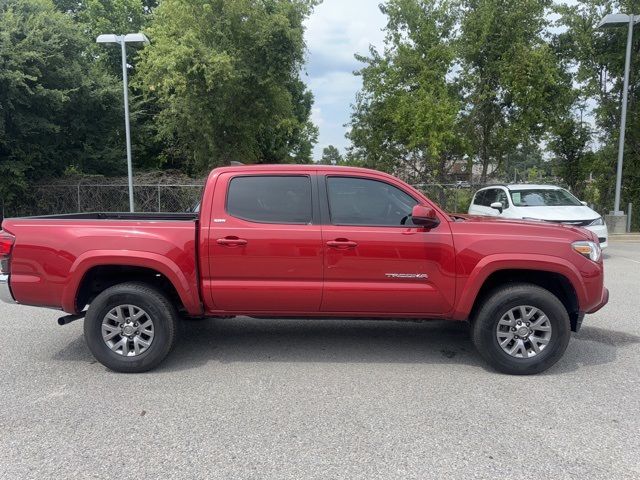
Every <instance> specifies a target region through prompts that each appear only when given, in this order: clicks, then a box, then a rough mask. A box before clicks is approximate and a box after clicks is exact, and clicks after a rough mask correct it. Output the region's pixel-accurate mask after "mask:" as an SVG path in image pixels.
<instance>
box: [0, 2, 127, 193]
mask: <svg viewBox="0 0 640 480" xmlns="http://www.w3.org/2000/svg"><path fill="white" fill-rule="evenodd" d="M89 41H90V40H88V39H87V37H86V36H85V35H84V32H83V31H82V29H81V28H80V27H79V26H78V25H77V24H75V23H74V22H73V21H72V19H71V18H70V17H69V16H68V15H66V14H64V13H61V12H59V11H56V10H55V7H54V5H53V3H52V1H51V0H13V1H10V2H4V3H2V4H0V195H1V196H2V198H3V199H4V201H5V202H9V203H10V202H11V201H15V199H16V198H17V197H19V196H20V195H21V194H23V193H24V191H25V190H26V188H27V185H28V183H30V182H31V181H33V180H34V179H37V178H42V177H44V176H47V175H60V174H62V173H63V172H64V170H65V169H66V168H68V167H70V166H74V167H76V168H78V169H82V170H84V169H85V168H87V169H94V170H96V171H105V170H106V171H115V170H117V168H116V166H117V165H118V164H119V163H120V160H121V158H122V155H121V151H120V150H119V149H118V148H117V147H118V146H119V145H120V144H121V143H120V142H119V139H118V137H117V135H116V134H115V132H114V131H113V130H111V129H110V127H109V126H110V125H111V124H112V123H113V122H114V121H115V118H116V116H119V108H118V107H121V101H120V100H119V99H120V98H121V97H120V95H119V94H118V89H117V86H115V85H113V79H112V78H109V77H107V76H105V75H104V73H103V72H102V71H101V70H100V69H98V68H96V67H95V65H94V62H92V60H91V58H88V57H87V56H86V55H85V51H86V49H87V48H88V42H89Z"/></svg>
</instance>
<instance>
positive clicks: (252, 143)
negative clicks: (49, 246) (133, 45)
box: [135, 0, 317, 171]
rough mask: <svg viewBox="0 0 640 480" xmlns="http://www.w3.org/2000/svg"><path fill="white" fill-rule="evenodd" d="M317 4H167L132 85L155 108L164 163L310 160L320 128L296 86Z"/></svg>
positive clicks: (170, 0)
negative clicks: (308, 25) (306, 26)
mask: <svg viewBox="0 0 640 480" xmlns="http://www.w3.org/2000/svg"><path fill="white" fill-rule="evenodd" d="M315 4H316V2H315V0H261V1H254V0H225V1H223V0H214V1H211V2H208V3H203V2H201V1H197V0H164V1H163V2H161V3H160V5H159V6H158V8H156V9H155V11H154V15H153V22H152V24H151V25H150V27H149V28H148V31H147V33H148V34H149V36H150V38H151V39H152V43H151V46H150V47H148V48H146V49H144V50H143V51H142V52H141V63H140V64H139V66H138V74H137V81H136V82H135V83H136V84H137V85H138V86H139V87H140V88H142V89H143V90H144V91H145V92H146V94H147V95H148V96H149V97H152V98H155V99H157V100H158V102H159V111H158V113H157V115H156V117H155V121H156V125H157V128H158V135H159V137H160V138H161V139H162V140H163V141H164V142H165V144H166V148H165V149H164V156H165V160H166V161H167V162H169V163H171V164H178V165H181V166H183V167H185V166H186V168H187V169H189V170H192V171H199V170H203V169H206V168H209V167H212V166H216V165H221V164H228V163H229V162H230V161H232V160H238V161H242V162H245V163H251V162H283V161H285V162H286V161H298V162H308V161H310V158H311V151H312V147H313V144H314V143H315V140H316V136H317V130H316V128H315V127H314V126H313V125H312V123H311V122H310V112H311V105H312V102H313V99H312V95H311V93H310V92H309V91H308V90H307V89H306V87H305V85H304V83H303V82H302V81H301V80H300V70H301V67H302V66H303V63H304V53H305V43H304V38H303V34H304V26H303V21H304V19H305V18H306V17H307V16H308V15H309V14H310V12H311V10H312V8H313V6H314V5H315Z"/></svg>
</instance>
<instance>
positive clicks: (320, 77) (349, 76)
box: [306, 0, 386, 158]
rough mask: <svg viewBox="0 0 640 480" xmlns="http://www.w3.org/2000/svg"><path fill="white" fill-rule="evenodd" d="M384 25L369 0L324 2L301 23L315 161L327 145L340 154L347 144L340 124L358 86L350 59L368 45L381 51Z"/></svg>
mask: <svg viewBox="0 0 640 480" xmlns="http://www.w3.org/2000/svg"><path fill="white" fill-rule="evenodd" d="M385 22H386V19H385V17H384V15H382V13H381V12H380V9H379V7H378V2H376V1H371V0H349V1H345V0H324V2H323V3H322V4H320V5H319V6H318V7H317V8H316V10H315V12H314V13H313V14H312V15H311V17H310V18H309V19H308V20H307V22H306V27H307V34H306V40H307V47H308V49H309V55H308V64H307V72H308V83H309V86H310V88H311V90H312V91H313V93H314V96H315V108H314V110H317V111H315V112H314V113H313V118H314V121H315V119H316V118H319V119H320V122H321V123H316V125H318V127H319V128H320V137H319V142H318V145H317V146H316V151H315V156H316V158H319V157H320V155H321V152H322V149H323V148H324V147H326V146H327V145H331V144H333V145H335V146H336V147H338V148H340V149H341V150H344V149H345V148H346V146H347V145H348V141H347V140H346V139H345V138H344V135H345V133H346V131H347V128H346V127H345V126H344V125H345V124H346V123H347V122H348V121H349V114H350V105H351V104H352V103H353V102H354V99H355V94H356V92H357V91H358V90H359V89H360V87H361V81H360V78H359V77H356V76H354V75H353V71H354V70H357V69H358V68H360V66H361V64H360V63H359V62H358V61H357V60H356V59H355V58H354V55H355V54H356V53H360V54H367V53H368V51H369V45H374V46H375V47H377V48H381V46H382V44H383V40H384V33H383V32H382V28H383V27H384V25H385Z"/></svg>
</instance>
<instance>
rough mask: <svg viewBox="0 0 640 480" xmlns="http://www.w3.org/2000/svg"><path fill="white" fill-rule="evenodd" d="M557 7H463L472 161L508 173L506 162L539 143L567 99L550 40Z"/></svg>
mask: <svg viewBox="0 0 640 480" xmlns="http://www.w3.org/2000/svg"><path fill="white" fill-rule="evenodd" d="M551 5H552V2H551V0H507V1H505V0H462V1H461V6H462V20H461V24H460V38H459V41H458V46H459V58H460V67H461V85H462V91H463V95H464V100H465V107H464V121H465V124H466V129H465V130H466V131H467V132H468V133H469V138H470V141H471V145H472V151H473V155H472V158H471V159H470V161H471V160H474V161H477V162H478V163H479V164H480V165H482V178H481V181H485V180H486V177H487V172H488V170H489V167H490V165H494V166H495V167H496V168H497V169H498V171H499V172H500V171H504V170H505V163H504V161H505V158H506V157H507V155H508V154H509V153H510V152H512V151H514V150H515V149H517V148H518V146H519V145H522V144H523V143H527V142H529V143H537V142H538V141H539V140H540V139H541V138H542V137H543V135H544V134H545V132H546V131H547V130H548V128H549V123H550V120H551V119H553V118H554V116H555V115H556V112H557V110H558V103H557V99H558V97H559V96H561V95H562V94H563V91H562V89H563V88H564V83H563V81H562V80H563V79H562V73H563V72H562V69H561V68H560V65H559V62H558V58H557V56H556V55H555V53H554V51H553V48H552V46H551V45H550V43H549V41H548V40H547V38H546V37H545V32H546V31H547V29H548V28H550V26H551V22H550V20H549V17H548V16H547V15H546V13H547V12H548V9H549V8H550V7H551Z"/></svg>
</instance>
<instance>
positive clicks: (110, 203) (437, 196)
mask: <svg viewBox="0 0 640 480" xmlns="http://www.w3.org/2000/svg"><path fill="white" fill-rule="evenodd" d="M203 183H204V180H193V181H192V183H189V184H173V183H172V184H166V183H163V184H134V201H135V208H136V211H138V212H186V211H190V210H191V209H192V208H193V207H194V206H195V205H196V204H197V203H198V202H199V201H200V197H201V194H202V189H203ZM485 186H487V184H470V183H468V182H458V183H448V184H418V185H414V187H415V188H417V189H418V190H420V191H422V192H423V193H424V194H425V195H427V197H429V198H430V199H431V200H433V201H434V202H435V203H437V204H438V205H440V206H441V207H442V208H443V209H444V210H445V211H447V212H450V213H466V212H467V211H468V209H469V205H470V204H471V199H472V198H473V195H474V194H475V192H476V191H478V190H479V189H480V188H483V187H485ZM29 197H30V198H29V201H27V202H23V203H20V204H19V205H18V206H12V207H7V206H5V205H2V217H16V216H28V215H55V214H62V213H82V212H127V211H129V190H128V186H127V185H126V184H121V183H119V184H105V183H100V184H90V183H77V184H49V185H36V186H34V187H33V188H32V189H31V191H30V192H29ZM639 210H640V209H636V212H638V211H639ZM601 213H604V212H601ZM636 215H640V213H636Z"/></svg>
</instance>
